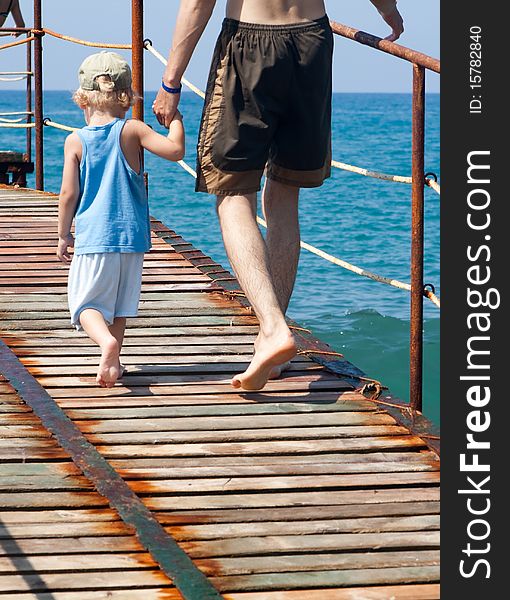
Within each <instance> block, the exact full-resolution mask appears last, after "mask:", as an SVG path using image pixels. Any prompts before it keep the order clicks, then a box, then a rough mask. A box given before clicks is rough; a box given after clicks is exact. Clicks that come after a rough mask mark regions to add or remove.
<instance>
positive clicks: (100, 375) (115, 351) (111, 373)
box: [96, 340, 120, 388]
mask: <svg viewBox="0 0 510 600" xmlns="http://www.w3.org/2000/svg"><path fill="white" fill-rule="evenodd" d="M119 375H120V362H119V344H118V343H117V340H112V341H111V342H108V343H107V344H105V345H104V347H103V348H102V352H101V360H100V361H99V369H98V371H97V377H96V381H97V383H98V385H100V386H101V387H106V388H111V387H113V386H114V385H115V382H116V381H117V379H118V378H119Z"/></svg>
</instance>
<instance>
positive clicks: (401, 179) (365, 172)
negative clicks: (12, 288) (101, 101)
mask: <svg viewBox="0 0 510 600" xmlns="http://www.w3.org/2000/svg"><path fill="white" fill-rule="evenodd" d="M31 31H32V33H33V34H35V35H44V34H48V35H51V36H53V37H55V38H58V39H62V40H65V41H69V42H72V43H75V44H80V45H83V46H91V47H96V48H116V49H124V50H129V49H131V44H109V43H102V42H90V41H87V40H82V39H79V38H74V37H71V36H66V35H63V34H60V33H57V32H55V31H53V30H51V29H46V28H44V29H40V30H35V29H34V30H31ZM33 39H35V37H34V36H31V37H28V38H26V39H24V40H20V41H18V42H13V43H11V44H4V46H0V50H1V49H3V48H6V47H11V46H15V45H19V44H21V43H27V42H30V41H32V40H33ZM143 46H144V48H145V49H146V50H147V51H148V52H150V53H151V54H152V55H153V56H154V57H155V58H156V59H157V60H159V61H160V62H161V63H162V64H164V65H165V66H166V64H167V61H166V60H165V58H164V57H163V56H162V55H161V53H160V52H158V51H157V50H156V49H155V48H154V46H153V44H152V41H151V40H150V39H146V40H144V42H143ZM3 74H9V75H16V74H18V73H16V72H5V73H3V72H0V75H3ZM19 74H20V75H23V77H19V78H17V79H8V80H7V81H18V80H20V79H24V78H26V77H27V76H28V75H32V73H29V72H19ZM2 80H5V79H3V78H2V77H0V81H2ZM182 82H183V84H184V85H185V86H186V87H188V88H189V89H190V90H191V91H192V92H194V93H195V94H196V95H198V96H199V97H200V98H202V99H205V93H204V92H203V91H202V90H201V89H200V88H198V87H197V86H195V85H194V84H193V83H191V82H190V81H188V80H187V79H186V78H184V77H183V78H182ZM5 114H7V115H9V114H11V115H16V114H29V113H28V112H21V111H20V112H13V113H5ZM20 120H21V119H5V118H0V121H3V122H0V127H3V128H20V129H27V128H32V127H35V123H19V122H17V121H20ZM43 124H44V125H45V126H47V127H53V128H55V129H59V130H62V131H68V132H73V131H76V130H77V129H78V128H77V127H71V126H69V125H64V124H62V123H58V122H56V121H52V120H51V119H49V118H45V119H44V120H43ZM178 164H179V165H180V166H181V168H182V169H184V170H185V171H186V172H187V173H189V174H190V175H192V176H193V177H194V178H195V179H196V177H197V173H196V171H195V170H194V169H193V168H192V167H190V165H188V164H187V163H186V162H185V161H184V160H181V161H179V162H178ZM331 166H332V167H334V168H337V169H340V170H344V171H349V172H351V173H356V174H358V175H362V176H364V177H371V178H374V179H379V180H384V181H392V182H395V183H405V184H412V178H411V177H406V176H401V175H389V174H387V173H382V172H379V171H374V170H371V169H365V168H362V167H357V166H355V165H350V164H347V163H343V162H340V161H336V160H332V161H331ZM427 175H431V177H427ZM424 181H425V184H426V185H428V186H429V187H430V188H431V189H433V190H434V191H436V192H437V193H438V194H439V193H440V186H439V184H438V183H437V177H436V176H435V175H434V174H432V173H429V174H426V176H425V180H424ZM257 223H259V225H261V226H262V227H264V228H266V229H267V223H266V221H265V220H264V219H262V218H261V217H259V216H257ZM300 245H301V248H303V249H304V250H307V251H308V252H311V253H312V254H315V255H316V256H319V257H320V258H322V259H324V260H327V261H328V262H330V263H332V264H335V265H337V266H340V267H342V268H344V269H346V270H348V271H351V272H352V273H355V274H357V275H360V276H362V277H366V278H368V279H371V280H373V281H377V282H378V283H384V284H386V285H389V286H392V287H395V288H397V289H401V290H405V291H408V292H410V291H411V285H410V284H409V283H404V282H402V281H398V280H397V279H391V278H389V277H385V276H382V275H378V274H377V273H373V272H372V271H368V270H367V269H363V268H362V267H358V266H356V265H353V264H351V263H349V262H347V261H345V260H343V259H341V258H338V257H336V256H333V255H331V254H329V253H327V252H324V251H323V250H321V249H320V248H316V247H315V246H313V245H311V244H308V243H307V242H304V241H301V243H300ZM428 287H432V286H425V287H424V289H423V295H424V296H425V297H426V298H428V299H429V300H430V301H431V302H432V303H433V304H434V305H435V306H437V307H438V308H440V299H439V298H438V297H437V296H436V294H435V291H434V289H433V287H432V289H431V290H429V289H427V288H428Z"/></svg>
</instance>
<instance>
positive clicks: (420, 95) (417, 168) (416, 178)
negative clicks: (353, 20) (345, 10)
mask: <svg viewBox="0 0 510 600" xmlns="http://www.w3.org/2000/svg"><path fill="white" fill-rule="evenodd" d="M412 152H413V168H412V175H413V185H412V226H411V227H412V234H411V238H412V241H411V339H410V393H409V397H410V402H411V407H412V408H413V410H418V411H420V412H421V410H422V391H423V255H424V185H425V176H424V160H425V158H424V156H425V69H424V67H422V66H419V65H416V64H414V65H413V143H412Z"/></svg>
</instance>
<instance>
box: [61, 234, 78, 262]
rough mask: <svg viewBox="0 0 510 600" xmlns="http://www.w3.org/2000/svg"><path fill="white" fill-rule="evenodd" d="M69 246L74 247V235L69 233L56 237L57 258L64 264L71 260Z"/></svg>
mask: <svg viewBox="0 0 510 600" xmlns="http://www.w3.org/2000/svg"><path fill="white" fill-rule="evenodd" d="M69 247H71V248H74V237H73V236H72V234H71V233H70V234H69V235H66V236H65V237H59V238H58V245H57V258H58V260H59V261H60V262H63V263H64V264H69V263H70V262H71V260H72V256H71V255H70V254H69Z"/></svg>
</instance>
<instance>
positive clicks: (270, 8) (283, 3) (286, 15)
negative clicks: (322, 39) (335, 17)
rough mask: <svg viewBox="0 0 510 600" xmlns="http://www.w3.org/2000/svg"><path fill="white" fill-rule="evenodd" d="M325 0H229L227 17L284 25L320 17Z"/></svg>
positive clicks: (249, 21)
mask: <svg viewBox="0 0 510 600" xmlns="http://www.w3.org/2000/svg"><path fill="white" fill-rule="evenodd" d="M325 12H326V11H325V7H324V0H228V3H227V17H228V18H230V19H236V20H237V21H244V22H245V23H264V24H267V25H280V24H281V25H284V24H288V23H300V22H305V21H313V20H315V19H320V18H321V17H323V16H324V15H325Z"/></svg>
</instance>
